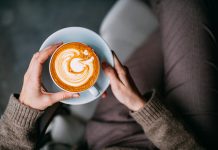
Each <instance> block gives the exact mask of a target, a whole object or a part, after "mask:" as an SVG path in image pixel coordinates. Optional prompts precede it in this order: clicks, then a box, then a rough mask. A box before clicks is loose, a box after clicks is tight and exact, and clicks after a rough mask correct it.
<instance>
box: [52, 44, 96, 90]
mask: <svg viewBox="0 0 218 150" xmlns="http://www.w3.org/2000/svg"><path fill="white" fill-rule="evenodd" d="M99 72H100V64H99V60H98V57H97V55H96V54H95V52H94V50H93V49H92V48H91V47H90V46H88V45H85V44H83V43H79V42H73V43H67V44H64V45H62V46H61V47H59V48H58V50H56V52H55V53H54V54H53V56H52V58H51V61H50V74H51V76H52V79H53V80H54V82H55V83H56V84H57V85H58V86H59V87H61V88H62V89H64V90H67V91H71V92H80V91H84V90H86V89H88V88H89V87H91V86H92V85H93V84H94V83H95V82H96V80H97V78H98V74H99Z"/></svg>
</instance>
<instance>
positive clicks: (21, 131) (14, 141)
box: [0, 95, 42, 150]
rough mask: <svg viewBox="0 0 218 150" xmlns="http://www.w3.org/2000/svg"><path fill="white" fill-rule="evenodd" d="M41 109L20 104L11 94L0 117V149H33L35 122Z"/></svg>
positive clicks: (35, 136)
mask: <svg viewBox="0 0 218 150" xmlns="http://www.w3.org/2000/svg"><path fill="white" fill-rule="evenodd" d="M41 114H42V111H38V110H35V109H32V108H30V107H28V106H26V105H23V104H21V103H20V102H19V101H18V100H17V98H16V97H15V96H14V95H11V97H10V99H9V103H8V106H7V108H6V110H5V112H4V114H3V115H2V116H1V119H0V149H1V150H6V149H17V150H20V149H22V150H23V149H26V150H28V149H34V146H35V143H36V140H37V133H36V128H35V124H36V121H37V119H38V118H39V117H40V116H41Z"/></svg>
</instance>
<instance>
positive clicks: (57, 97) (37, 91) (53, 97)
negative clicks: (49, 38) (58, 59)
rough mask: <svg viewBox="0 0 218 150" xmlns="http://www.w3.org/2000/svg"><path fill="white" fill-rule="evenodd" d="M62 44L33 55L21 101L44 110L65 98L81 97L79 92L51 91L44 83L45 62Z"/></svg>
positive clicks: (25, 76)
mask: <svg viewBox="0 0 218 150" xmlns="http://www.w3.org/2000/svg"><path fill="white" fill-rule="evenodd" d="M61 45H62V43H60V44H55V45H52V46H49V47H47V48H45V49H44V50H42V51H40V52H37V53H35V54H34V55H33V57H32V60H31V62H30V65H29V68H28V69H27V72H26V73H25V75H24V82H23V87H22V90H21V93H20V97H19V100H20V102H21V103H23V104H25V105H27V106H29V107H31V108H34V109H37V110H44V109H46V108H47V107H48V106H51V105H53V104H54V103H56V102H59V101H61V100H63V99H67V98H73V97H79V94H78V93H70V92H65V91H61V92H57V93H49V92H47V90H46V89H45V88H44V87H43V85H42V82H41V76H42V67H43V64H44V62H45V61H46V60H47V59H48V58H49V56H51V55H52V53H53V52H54V51H55V50H56V49H57V48H58V47H59V46H61Z"/></svg>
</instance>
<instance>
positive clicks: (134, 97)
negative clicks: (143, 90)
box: [102, 53, 145, 111]
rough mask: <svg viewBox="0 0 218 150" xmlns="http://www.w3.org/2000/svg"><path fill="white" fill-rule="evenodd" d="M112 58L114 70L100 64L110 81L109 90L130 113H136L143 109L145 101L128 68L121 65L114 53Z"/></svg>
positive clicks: (104, 64)
mask: <svg viewBox="0 0 218 150" xmlns="http://www.w3.org/2000/svg"><path fill="white" fill-rule="evenodd" d="M113 57H114V65H115V66H114V68H112V67H111V66H109V65H108V64H106V63H103V64H102V66H103V69H104V72H105V74H106V75H107V76H108V77H109V79H110V85H111V90H112V92H113V94H114V96H115V97H116V98H117V99H118V100H119V101H120V102H121V103H122V104H124V105H125V106H127V107H128V108H129V109H130V110H132V111H138V110H139V109H141V108H143V107H144V105H145V100H143V98H142V95H141V94H140V92H139V91H138V89H137V87H136V85H135V83H134V81H133V79H132V77H131V75H130V73H129V71H128V68H127V67H125V66H123V65H122V64H121V62H120V61H119V59H118V58H117V56H116V55H115V53H113Z"/></svg>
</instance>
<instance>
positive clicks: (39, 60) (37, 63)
mask: <svg viewBox="0 0 218 150" xmlns="http://www.w3.org/2000/svg"><path fill="white" fill-rule="evenodd" d="M61 44H62V43H59V44H55V45H52V46H49V47H48V48H46V49H44V50H42V51H40V52H37V53H36V55H34V59H33V65H32V66H31V68H30V71H31V74H33V76H34V77H35V79H36V80H39V79H40V78H41V74H42V65H43V63H44V62H45V61H46V60H47V59H48V58H49V56H50V55H51V54H52V53H53V52H54V51H55V50H56V49H57V48H58V47H59V46H60V45H61Z"/></svg>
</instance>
